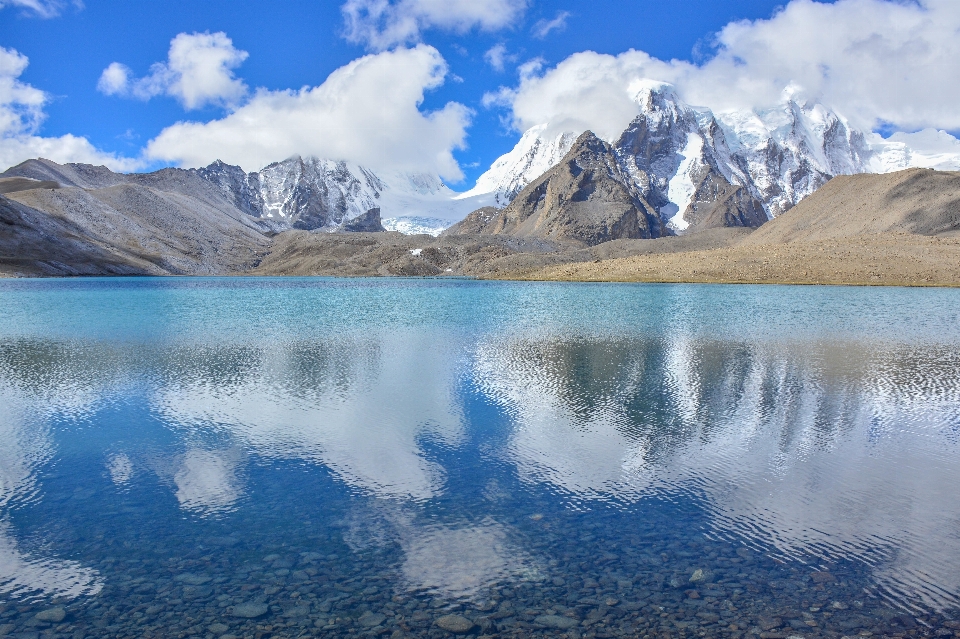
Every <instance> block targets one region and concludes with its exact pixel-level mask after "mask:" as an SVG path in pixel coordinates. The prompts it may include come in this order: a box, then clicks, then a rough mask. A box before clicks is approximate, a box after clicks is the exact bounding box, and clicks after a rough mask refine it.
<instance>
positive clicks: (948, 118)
mask: <svg viewBox="0 0 960 639" xmlns="http://www.w3.org/2000/svg"><path fill="white" fill-rule="evenodd" d="M958 32H960V3H957V2H956V1H955V0H922V1H921V2H919V3H906V2H904V3H897V2H891V1H886V0H839V1H838V2H836V3H833V4H823V3H820V2H813V1H812V0H793V2H790V3H789V4H788V5H787V6H786V7H785V8H783V9H782V10H781V11H779V12H777V13H776V14H775V15H774V16H773V17H771V18H770V19H768V20H756V21H742V22H735V23H731V24H729V25H727V26H726V27H724V29H723V30H722V31H721V32H720V33H719V34H718V35H717V45H718V50H717V53H716V55H715V56H714V57H713V58H712V59H710V60H708V61H707V62H705V63H703V64H700V65H696V64H692V63H689V62H685V61H678V60H671V61H663V60H658V59H656V58H653V57H651V56H649V55H648V54H646V53H644V52H642V51H627V52H625V53H622V54H620V55H619V56H610V55H601V54H597V53H593V52H583V53H577V54H574V55H572V56H570V57H569V58H567V59H566V60H564V61H563V62H561V63H560V64H558V65H557V66H556V67H554V68H553V69H550V70H548V71H547V72H546V73H542V74H541V73H533V74H527V75H526V76H522V77H521V80H520V82H519V85H518V86H517V87H516V88H513V89H502V90H501V91H500V92H499V93H496V94H493V95H491V96H488V97H487V99H486V102H487V103H488V104H490V103H500V104H506V105H508V106H509V107H510V108H511V109H512V112H513V117H514V120H515V123H516V125H517V127H518V128H520V129H524V128H526V127H529V126H532V125H535V124H540V123H543V122H550V123H551V124H556V125H557V126H561V125H562V126H570V127H571V129H581V130H583V129H586V128H590V129H593V130H594V131H595V132H597V133H598V134H601V132H602V131H605V132H607V133H608V135H616V134H617V133H619V131H620V130H622V129H623V128H624V126H625V125H626V124H627V123H628V122H629V120H630V119H631V118H632V117H633V115H634V114H635V112H636V109H637V107H636V105H635V104H634V103H633V100H632V98H633V95H631V84H634V83H636V82H637V81H639V80H640V79H643V78H648V79H653V80H658V81H664V82H669V83H672V84H674V85H675V86H676V87H677V90H678V92H679V93H680V95H681V96H682V97H683V98H684V99H685V100H686V101H687V102H689V103H691V104H697V105H703V106H709V107H711V108H713V109H714V110H717V111H724V110H729V109H741V108H756V107H764V106H770V105H772V104H775V103H777V102H778V101H779V100H780V98H781V95H782V94H783V91H784V89H785V88H786V87H788V86H791V85H793V86H794V87H802V93H803V95H804V96H806V97H807V98H810V99H816V100H819V101H822V102H823V103H825V104H827V105H828V106H831V107H832V108H834V109H836V110H837V111H839V112H840V113H842V114H843V115H845V116H846V117H848V118H849V119H850V120H851V121H852V123H853V124H854V125H856V126H858V127H861V128H866V129H869V128H872V127H874V126H876V125H877V124H878V123H881V122H887V123H891V124H893V125H894V126H895V127H897V128H901V129H904V130H916V129H921V128H927V127H933V128H939V129H957V128H960V109H957V104H960V83H958V82H956V81H955V80H956V78H958V77H960V38H958V37H957V33H958ZM601 135H602V134H601Z"/></svg>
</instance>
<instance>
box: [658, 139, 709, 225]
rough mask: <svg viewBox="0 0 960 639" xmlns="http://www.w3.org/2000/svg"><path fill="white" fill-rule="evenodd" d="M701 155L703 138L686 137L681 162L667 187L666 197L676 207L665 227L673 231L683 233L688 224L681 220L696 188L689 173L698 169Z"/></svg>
mask: <svg viewBox="0 0 960 639" xmlns="http://www.w3.org/2000/svg"><path fill="white" fill-rule="evenodd" d="M702 153H703V138H702V137H700V136H699V135H697V134H695V133H691V134H689V135H688V136H687V144H686V146H684V147H683V151H681V152H680V155H681V156H683V161H682V162H680V166H679V167H678V168H677V173H676V175H674V176H673V178H672V179H671V180H670V185H669V186H668V187H667V197H668V198H669V199H670V203H671V204H673V205H674V206H676V207H677V211H676V213H675V214H674V215H673V217H671V218H670V219H669V220H667V225H668V226H669V227H670V228H672V229H674V230H675V231H685V230H687V227H689V226H690V223H689V222H687V221H686V220H685V219H683V214H684V213H685V212H686V210H687V207H688V206H690V202H692V201H693V194H694V192H695V191H696V190H697V187H696V186H695V185H694V183H693V176H692V175H691V173H692V172H693V171H694V170H695V169H696V168H698V167H699V165H700V157H701V154H702Z"/></svg>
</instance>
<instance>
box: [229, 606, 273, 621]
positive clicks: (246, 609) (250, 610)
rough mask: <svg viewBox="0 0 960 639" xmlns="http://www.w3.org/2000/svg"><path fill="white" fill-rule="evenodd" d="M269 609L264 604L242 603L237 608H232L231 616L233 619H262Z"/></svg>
mask: <svg viewBox="0 0 960 639" xmlns="http://www.w3.org/2000/svg"><path fill="white" fill-rule="evenodd" d="M267 610H269V607H268V606H267V604H265V603H254V602H249V603H242V604H240V605H239V606H234V608H233V616H234V617H243V618H244V619H256V618H257V617H262V616H263V615H265V614H267Z"/></svg>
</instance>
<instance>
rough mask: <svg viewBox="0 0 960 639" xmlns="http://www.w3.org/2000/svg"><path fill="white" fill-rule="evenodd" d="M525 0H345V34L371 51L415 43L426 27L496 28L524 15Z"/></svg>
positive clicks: (447, 29) (492, 29)
mask: <svg viewBox="0 0 960 639" xmlns="http://www.w3.org/2000/svg"><path fill="white" fill-rule="evenodd" d="M526 8H527V0H393V1H391V0H347V2H346V3H345V4H344V5H343V6H342V7H341V11H342V13H343V18H344V22H345V23H346V24H345V31H344V36H345V37H346V39H347V40H349V41H350V42H357V43H363V44H365V45H367V46H368V47H370V48H371V49H374V50H384V49H388V48H390V47H392V46H395V45H399V44H408V43H416V42H419V41H420V34H421V32H422V31H423V30H425V29H430V28H439V29H444V30H446V31H453V32H457V33H464V32H466V31H469V30H470V29H474V28H479V29H482V30H484V31H496V30H498V29H503V28H505V27H508V26H511V25H512V24H514V22H515V21H516V20H517V19H518V18H519V17H520V16H521V15H523V13H524V11H526Z"/></svg>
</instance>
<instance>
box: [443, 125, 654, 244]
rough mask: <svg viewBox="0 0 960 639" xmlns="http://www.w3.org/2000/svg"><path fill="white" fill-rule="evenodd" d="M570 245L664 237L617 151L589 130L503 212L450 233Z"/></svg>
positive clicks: (474, 216)
mask: <svg viewBox="0 0 960 639" xmlns="http://www.w3.org/2000/svg"><path fill="white" fill-rule="evenodd" d="M467 233H481V234H492V235H500V234H504V235H514V236H518V237H539V238H544V239H553V240H561V241H562V240H568V241H573V242H578V243H582V244H585V245H588V246H593V245H596V244H600V243H602V242H608V241H610V240H617V239H631V238H653V237H660V236H662V235H664V234H665V230H664V228H663V226H662V225H661V223H660V218H659V216H658V215H657V212H656V210H655V209H654V208H653V207H652V206H650V204H649V203H648V202H647V201H646V200H645V199H644V198H643V196H642V194H641V193H640V192H639V191H638V190H637V189H636V188H634V187H633V185H632V182H631V181H630V180H629V179H628V177H627V176H626V175H624V173H623V171H622V169H621V167H620V165H619V163H618V162H617V158H616V157H615V155H614V153H613V149H612V148H611V147H610V145H608V144H607V143H605V142H604V141H603V140H601V139H599V138H598V137H596V136H595V135H594V134H593V133H591V132H589V131H587V132H586V133H584V134H583V135H581V136H580V138H578V139H577V141H576V143H574V145H573V147H572V148H571V149H570V152H569V153H567V155H566V156H565V157H564V158H563V160H562V161H561V162H560V164H558V165H557V166H555V167H554V168H553V169H551V170H550V171H548V172H547V173H545V174H544V175H543V176H541V177H540V178H539V179H537V180H534V181H533V182H531V183H530V184H529V185H528V186H527V187H526V188H525V189H523V190H522V191H521V192H520V193H519V194H518V195H517V197H516V198H514V200H513V202H512V203H511V204H510V205H509V206H507V207H506V208H504V209H502V210H501V211H498V212H495V213H494V212H493V211H491V210H490V209H481V210H479V211H475V212H474V213H471V214H470V215H469V216H468V217H467V219H466V220H464V221H463V222H461V223H459V224H457V225H454V226H453V227H451V228H450V229H448V230H447V231H446V234H447V235H463V234H467Z"/></svg>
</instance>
